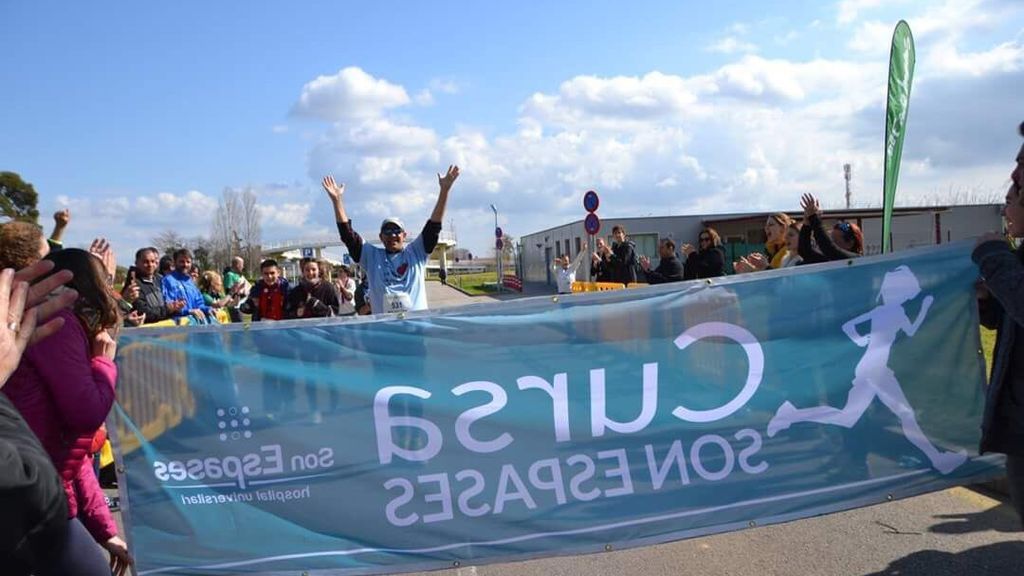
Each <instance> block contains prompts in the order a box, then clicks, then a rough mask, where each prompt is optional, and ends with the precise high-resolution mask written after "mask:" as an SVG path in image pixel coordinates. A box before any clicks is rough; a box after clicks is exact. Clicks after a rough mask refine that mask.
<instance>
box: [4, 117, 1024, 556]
mask: <svg viewBox="0 0 1024 576" xmlns="http://www.w3.org/2000/svg"><path fill="white" fill-rule="evenodd" d="M1021 133H1022V135H1024V125H1022V127H1021ZM458 176H459V168H458V167H457V166H450V167H449V168H448V170H447V172H446V173H445V174H444V175H441V174H438V185H439V189H440V190H439V195H438V199H437V203H436V205H435V207H434V210H433V212H432V213H431V215H430V217H429V219H428V220H427V222H426V223H425V225H424V227H423V229H422V231H421V233H420V235H419V236H418V237H417V238H416V239H415V240H414V241H412V242H407V235H406V229H405V226H404V224H403V223H402V221H401V220H399V219H397V218H388V219H385V220H384V221H383V222H382V223H381V226H380V233H379V239H380V241H381V243H382V246H375V245H372V244H367V243H365V242H364V241H363V239H362V238H361V237H360V236H359V234H358V233H356V232H355V229H354V227H353V224H352V221H351V219H350V218H349V217H348V214H347V213H346V210H345V204H344V200H343V198H344V191H345V186H344V185H343V184H339V183H337V182H335V180H334V178H333V177H331V176H327V177H325V178H324V179H323V182H322V185H323V188H324V190H325V191H326V193H327V195H328V197H329V199H330V201H331V204H332V206H333V209H334V215H335V219H336V221H337V227H338V233H339V235H340V237H341V240H342V241H343V242H344V244H345V245H346V247H347V248H348V251H349V254H350V255H351V257H352V259H353V260H354V261H355V262H357V263H359V264H360V267H361V268H362V270H363V271H364V274H365V278H363V279H361V280H359V281H357V278H356V277H355V275H354V274H353V271H352V270H351V269H350V268H348V267H345V266H340V267H331V266H330V265H328V264H325V263H324V262H320V261H317V260H314V259H305V260H303V261H302V263H301V266H302V268H301V269H302V275H301V278H300V279H299V280H298V282H296V283H295V284H294V285H293V284H292V283H291V282H289V281H288V280H287V279H286V278H284V277H283V276H282V274H281V267H280V266H279V265H278V263H277V262H276V261H275V260H273V259H266V260H264V261H263V262H261V263H260V279H259V280H258V281H255V282H250V281H249V280H248V279H246V278H245V275H244V273H243V272H244V264H245V263H244V261H243V260H242V259H241V258H238V257H236V258H234V259H233V260H232V262H231V266H230V267H229V268H228V269H226V270H224V272H223V274H221V273H218V272H217V271H214V270H206V271H201V270H198V269H197V268H196V267H195V266H194V265H193V261H194V259H193V255H192V254H191V253H190V252H189V251H188V250H187V249H179V250H176V251H174V253H173V254H170V255H166V256H161V255H160V252H159V250H157V249H156V248H152V247H146V248H142V249H140V250H138V251H137V252H136V253H135V262H134V265H133V266H132V267H131V268H130V269H129V271H128V273H127V276H126V278H125V281H124V283H123V285H122V286H121V287H120V290H117V289H115V286H114V276H115V273H116V258H115V255H114V251H113V249H112V248H111V246H110V245H109V244H108V243H107V242H106V241H104V240H102V239H97V240H96V241H94V242H93V243H92V245H91V246H90V248H89V249H88V250H82V249H76V248H63V247H62V245H61V238H62V235H63V233H64V231H65V229H66V228H67V226H68V224H69V222H70V212H68V211H66V210H64V211H60V212H58V213H57V214H56V215H55V216H54V221H55V228H54V232H53V234H51V235H50V238H49V239H47V238H46V237H45V236H44V235H43V232H42V230H41V229H40V228H39V227H38V226H36V225H35V224H32V223H26V222H16V221H13V222H8V223H6V224H3V225H2V226H0V268H2V269H3V272H2V273H0V320H6V323H4V324H2V325H0V387H2V388H3V389H2V394H0V462H2V463H3V465H2V466H0V503H2V504H0V506H2V510H3V511H4V521H3V522H2V523H0V566H3V567H4V570H5V573H9V574H29V573H34V574H40V575H48V574H88V575H92V574H105V575H109V574H110V573H111V572H112V571H113V572H114V573H115V574H118V575H121V574H124V573H125V572H126V571H127V570H128V569H129V567H130V566H131V565H132V564H133V562H134V560H133V558H132V556H131V554H130V553H129V551H128V547H127V545H126V544H125V541H124V540H123V539H122V538H121V537H120V536H119V535H118V533H117V528H116V524H115V523H114V521H113V519H112V517H111V512H110V509H109V507H108V505H107V504H106V502H105V499H104V497H103V493H102V491H101V489H100V486H99V483H98V481H97V477H96V473H95V468H94V465H93V455H94V452H95V447H96V445H97V442H98V441H100V442H101V441H102V439H103V438H104V434H105V432H104V430H103V422H104V421H105V419H106V417H107V415H108V414H109V412H110V410H111V407H112V405H113V403H114V400H115V387H116V386H115V385H116V382H117V365H116V364H115V363H114V358H115V357H116V354H117V340H118V334H119V331H120V330H121V329H122V328H123V327H124V326H129V327H136V326H142V325H150V324H156V323H162V322H163V323H167V322H170V323H172V324H174V323H182V322H187V323H195V324H209V323H218V322H224V321H227V322H230V321H238V320H239V319H240V318H241V315H242V314H247V315H249V316H250V318H251V320H252V321H254V322H260V321H273V320H285V319H303V318H325V317H331V316H347V315H354V314H365V313H369V312H371V311H372V312H374V313H402V312H405V311H414V310H424V309H426V308H427V301H426V291H425V288H424V280H425V275H426V272H425V268H426V262H427V258H428V255H429V254H430V253H431V252H432V251H433V249H434V247H435V246H436V244H437V242H438V235H439V233H440V231H441V222H442V221H443V217H444V212H445V207H446V204H447V200H448V194H449V192H450V190H451V188H452V185H453V184H454V182H455V181H456V179H457V178H458ZM1022 188H1024V147H1022V148H1021V151H1020V152H1019V153H1018V156H1017V165H1016V168H1015V170H1014V171H1013V174H1012V184H1011V185H1010V188H1009V190H1008V192H1007V194H1006V207H1005V214H1006V221H1007V224H1008V234H1009V235H1010V236H1011V237H1014V238H1024V197H1022ZM801 205H802V207H803V211H804V214H803V220H802V222H795V221H793V220H792V219H791V218H790V217H789V216H787V215H786V214H781V213H780V214H773V215H771V216H769V218H768V219H767V221H766V223H765V236H766V242H765V251H764V253H754V254H750V255H748V256H745V257H743V258H740V259H739V260H737V261H736V262H734V263H733V268H734V270H735V271H736V272H737V273H741V274H742V273H752V272H756V271H760V270H766V269H778V268H786V267H790V266H799V265H802V264H812V263H818V262H826V261H830V260H839V259H849V258H855V257H858V256H861V255H862V254H863V252H864V241H863V235H862V233H861V231H860V229H859V228H858V227H857V226H856V225H855V224H853V223H849V222H843V221H840V222H838V223H836V224H835V225H834V226H833V227H832V228H831V229H830V230H826V229H825V227H824V225H823V220H822V212H821V209H820V207H819V204H818V201H817V200H816V199H815V198H814V197H813V196H811V195H805V196H803V198H802V201H801ZM612 238H613V242H612V243H611V244H610V245H609V244H608V243H606V242H604V240H603V239H600V238H599V239H598V240H597V249H596V251H595V252H594V253H593V254H590V264H591V275H592V277H594V278H596V279H597V280H598V281H607V282H618V283H622V284H630V283H634V282H638V281H641V280H643V281H646V282H647V283H650V284H660V283H666V282H677V281H683V280H691V279H703V278H714V277H718V276H722V275H724V274H725V273H726V271H725V262H726V255H725V251H724V249H723V247H722V241H721V238H720V236H719V234H718V233H717V232H716V231H715V230H714V229H712V228H705V229H703V230H702V231H701V232H700V235H699V236H698V239H697V240H698V242H697V246H696V247H695V246H692V245H690V244H683V245H682V246H681V247H679V251H678V253H677V247H676V244H675V242H674V241H672V240H671V239H667V240H663V241H662V242H661V244H660V246H659V256H660V262H659V263H658V265H657V266H656V267H652V265H651V262H650V260H649V259H648V258H646V257H638V256H637V251H636V246H635V245H634V244H633V242H631V241H630V240H629V238H628V235H627V232H626V230H625V228H623V227H621V226H616V227H615V228H614V229H613V231H612ZM584 254H586V253H585V252H581V253H580V254H577V256H576V258H575V259H574V260H572V261H570V260H569V258H568V257H565V258H559V260H558V262H557V271H558V276H557V278H558V286H559V291H560V292H564V291H569V290H570V289H571V284H572V282H573V281H574V280H575V273H576V269H577V268H578V267H579V266H580V265H581V264H582V262H583V259H584V257H585V256H584ZM677 254H681V256H682V259H680V258H679V256H677ZM973 257H974V260H975V261H976V262H977V263H978V266H979V268H980V270H981V278H982V279H981V280H979V283H978V300H979V307H980V310H981V319H982V322H983V323H984V324H985V325H986V326H989V327H992V328H995V329H997V330H998V341H997V344H996V350H995V364H994V366H993V371H992V378H991V385H990V387H989V390H988V403H987V406H986V409H985V417H984V423H983V430H984V436H983V440H982V445H981V449H982V451H995V452H1003V453H1006V454H1007V455H1008V459H1007V470H1008V473H1009V478H1010V486H1011V494H1012V497H1013V501H1014V502H1015V504H1016V506H1017V509H1018V511H1019V512H1020V513H1021V516H1022V518H1024V448H1022V447H1024V410H1022V409H1021V408H1020V403H1019V401H1018V399H1019V398H1024V371H1022V370H1020V369H1019V368H1020V362H1021V359H1022V358H1024V348H1022V346H1024V300H1022V294H1021V292H1020V290H1019V287H1020V286H1021V284H1022V282H1024V250H1013V249H1012V248H1011V246H1010V245H1009V244H1008V243H1007V242H1006V236H1005V235H1003V234H996V233H993V234H990V235H986V236H984V237H982V238H981V239H980V240H979V242H978V246H977V248H976V249H975V251H974V254H973ZM103 550H105V551H106V552H107V555H106V557H105V556H104V554H103V553H102V551H103Z"/></svg>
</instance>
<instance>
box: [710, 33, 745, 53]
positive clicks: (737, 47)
mask: <svg viewBox="0 0 1024 576" xmlns="http://www.w3.org/2000/svg"><path fill="white" fill-rule="evenodd" d="M706 50H707V51H708V52H718V53H720V54H736V53H737V52H757V45H756V44H753V43H751V42H746V41H743V40H740V39H738V38H736V37H735V36H726V37H725V38H722V39H721V40H719V41H717V42H715V43H713V44H711V45H709V46H708V47H707V48H706Z"/></svg>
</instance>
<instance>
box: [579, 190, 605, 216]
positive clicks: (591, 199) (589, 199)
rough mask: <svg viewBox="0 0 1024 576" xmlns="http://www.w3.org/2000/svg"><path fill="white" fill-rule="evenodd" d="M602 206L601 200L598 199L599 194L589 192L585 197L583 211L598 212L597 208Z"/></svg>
mask: <svg viewBox="0 0 1024 576" xmlns="http://www.w3.org/2000/svg"><path fill="white" fill-rule="evenodd" d="M600 205H601V199H600V198H598V197H597V192H594V191H593V190H587V193H586V194H584V195H583V209H584V210H586V211H587V212H590V213H594V212H597V207H598V206H600Z"/></svg>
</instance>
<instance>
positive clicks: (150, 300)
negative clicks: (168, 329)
mask: <svg viewBox="0 0 1024 576" xmlns="http://www.w3.org/2000/svg"><path fill="white" fill-rule="evenodd" d="M161 280H162V278H161V277H160V275H159V274H154V275H153V279H152V280H143V279H142V278H136V282H137V283H138V285H139V297H138V299H137V300H135V301H134V302H132V310H135V311H136V312H140V313H142V314H145V315H146V324H152V323H153V322H159V321H161V320H167V319H168V318H170V317H171V313H170V311H168V310H167V303H166V302H164V291H163V288H161V286H160V282H161Z"/></svg>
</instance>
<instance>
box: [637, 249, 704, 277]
mask: <svg viewBox="0 0 1024 576" xmlns="http://www.w3.org/2000/svg"><path fill="white" fill-rule="evenodd" d="M691 249H692V247H691ZM658 256H659V257H660V258H661V260H660V261H659V262H658V267H657V268H655V269H653V270H652V269H651V260H650V258H648V257H647V256H641V257H640V267H641V268H642V269H643V271H644V276H645V277H646V279H647V283H648V284H665V283H667V282H679V281H681V280H682V279H683V265H682V264H680V263H679V259H678V258H676V243H675V242H673V241H672V240H671V239H669V238H666V239H664V240H662V241H661V245H660V246H659V247H658Z"/></svg>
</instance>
